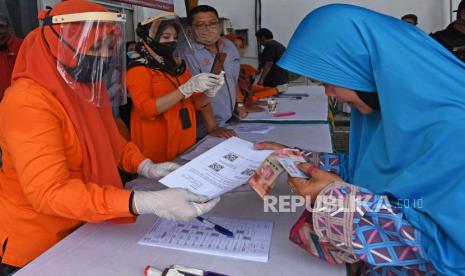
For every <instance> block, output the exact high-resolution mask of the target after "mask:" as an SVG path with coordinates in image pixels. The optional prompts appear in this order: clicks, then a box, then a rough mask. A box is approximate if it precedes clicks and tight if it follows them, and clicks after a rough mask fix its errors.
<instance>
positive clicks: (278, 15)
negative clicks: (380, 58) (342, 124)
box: [38, 0, 460, 58]
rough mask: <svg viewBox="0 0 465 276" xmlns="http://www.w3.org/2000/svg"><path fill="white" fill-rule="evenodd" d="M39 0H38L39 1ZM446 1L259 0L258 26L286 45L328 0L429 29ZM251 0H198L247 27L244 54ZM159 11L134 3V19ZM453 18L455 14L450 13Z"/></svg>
mask: <svg viewBox="0 0 465 276" xmlns="http://www.w3.org/2000/svg"><path fill="white" fill-rule="evenodd" d="M38 1H39V4H42V5H43V6H45V4H52V5H53V3H54V2H58V0H38ZM41 2H42V3H41ZM450 2H452V9H455V8H456V7H457V5H458V3H459V2H460V1H459V0H408V1H407V0H376V1H373V0H339V1H334V0H262V27H266V28H269V29H270V30H271V31H272V32H273V34H274V37H275V39H276V40H278V41H280V42H281V43H283V44H284V45H287V43H288V42H289V39H290V38H291V36H292V33H293V32H294V30H295V28H296V27H297V25H298V24H299V22H300V21H301V20H302V19H303V18H304V17H305V16H306V15H307V14H308V13H309V12H311V11H312V10H314V9H316V8H318V7H320V6H323V5H326V4H331V3H348V4H354V5H359V6H362V7H366V8H369V9H373V10H375V11H378V12H381V13H384V14H388V15H391V16H394V17H396V18H399V17H401V16H402V15H404V14H407V13H414V14H416V15H417V16H418V18H419V24H418V27H419V28H421V29H423V30H424V31H425V32H427V33H430V32H432V31H437V30H441V29H443V28H444V27H445V26H447V24H449V23H450V18H451V15H450V11H451V7H450ZM254 3H255V1H254V0H199V4H207V5H211V6H213V7H215V8H216V9H217V10H218V12H219V14H220V16H221V17H227V18H229V19H231V20H232V25H233V28H235V29H249V38H248V39H249V47H248V49H247V51H246V52H245V55H246V56H247V57H250V58H255V57H256V55H257V54H256V40H255V33H254ZM174 9H175V12H176V13H177V14H178V15H179V16H181V17H183V16H186V10H185V7H184V0H174ZM160 13H161V11H158V10H154V9H148V8H142V7H135V9H134V15H135V20H134V21H135V22H139V21H142V20H143V19H146V18H148V17H150V16H153V15H156V14H160ZM452 17H453V18H452V19H453V20H454V19H455V14H453V15H452Z"/></svg>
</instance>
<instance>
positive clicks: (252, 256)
mask: <svg viewBox="0 0 465 276" xmlns="http://www.w3.org/2000/svg"><path fill="white" fill-rule="evenodd" d="M209 220H211V221H212V222H214V223H216V224H219V225H221V226H223V227H225V228H227V229H229V230H230V231H232V232H233V233H234V237H233V238H231V237H227V236H225V235H223V234H220V233H218V232H216V231H215V230H214V229H213V228H212V227H210V226H208V225H206V224H203V223H201V222H199V221H197V220H192V221H190V222H180V221H172V220H166V219H162V218H159V219H157V221H156V222H155V224H154V225H153V226H152V228H151V229H150V231H149V232H148V233H147V234H145V235H144V236H143V237H142V239H141V240H140V241H139V244H142V245H149V246H157V247H163V248H171V249H177V250H183V251H189V252H195V253H201V254H210V255H216V256H223V257H230V258H237V259H244V260H250V261H258V262H267V261H268V254H269V251H270V242H271V234H272V230H273V223H272V222H268V221H257V220H242V219H231V218H222V217H209Z"/></svg>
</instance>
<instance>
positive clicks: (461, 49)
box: [431, 0, 465, 62]
mask: <svg viewBox="0 0 465 276" xmlns="http://www.w3.org/2000/svg"><path fill="white" fill-rule="evenodd" d="M456 12H457V20H455V21H454V22H452V23H451V24H449V26H447V28H446V29H445V30H442V31H438V32H435V33H433V34H431V37H433V38H434V39H436V40H437V41H438V42H439V43H441V44H442V45H443V46H444V47H446V48H447V49H449V51H451V52H452V53H453V54H454V55H456V56H457V57H458V58H459V59H461V60H462V61H464V62H465V0H462V1H461V2H460V4H459V6H458V8H457V10H456Z"/></svg>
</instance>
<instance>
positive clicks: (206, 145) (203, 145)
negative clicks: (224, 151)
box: [181, 136, 226, 160]
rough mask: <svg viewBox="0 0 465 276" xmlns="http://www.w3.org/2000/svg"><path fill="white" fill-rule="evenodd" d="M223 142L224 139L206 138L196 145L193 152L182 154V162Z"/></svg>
mask: <svg viewBox="0 0 465 276" xmlns="http://www.w3.org/2000/svg"><path fill="white" fill-rule="evenodd" d="M225 140H226V139H225V138H219V137H215V136H207V137H206V138H205V139H204V140H203V141H201V142H200V143H199V144H198V145H196V146H195V149H194V150H191V151H189V152H188V153H186V154H183V155H182V156H181V158H182V159H184V160H192V159H194V158H196V157H197V156H199V155H201V154H202V153H204V152H206V151H207V150H209V149H211V148H213V147H214V146H216V145H218V144H219V143H221V142H223V141H225Z"/></svg>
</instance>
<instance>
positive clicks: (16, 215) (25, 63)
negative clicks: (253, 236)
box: [0, 0, 218, 275]
mask: <svg viewBox="0 0 465 276" xmlns="http://www.w3.org/2000/svg"><path fill="white" fill-rule="evenodd" d="M39 19H41V20H43V25H42V26H41V27H38V28H37V29H35V30H34V31H32V32H31V33H30V34H29V35H28V36H27V37H26V39H25V40H24V44H23V46H22V47H21V49H20V52H19V54H18V58H17V61H16V65H15V68H14V71H13V77H12V79H13V82H12V86H11V87H10V88H9V89H7V91H6V94H5V96H4V98H3V101H2V102H1V104H0V146H1V148H2V150H3V167H2V169H1V171H0V210H1V211H0V274H2V273H3V274H6V275H8V274H9V273H11V272H14V271H15V270H16V269H18V268H19V267H22V266H24V265H25V264H27V263H28V262H30V261H31V260H33V259H34V258H36V257H37V256H39V255H40V254H42V253H43V252H44V251H45V250H47V249H48V248H50V247H51V246H53V245H54V244H55V243H57V242H58V241H60V240H61V239H62V238H64V237H65V236H66V235H68V234H69V233H70V232H72V231H73V230H74V229H76V228H77V227H78V226H79V225H81V223H82V222H100V221H104V220H110V219H117V218H125V217H132V216H134V215H137V214H155V215H158V216H161V217H165V218H169V219H184V220H185V219H191V218H193V217H195V216H197V215H198V214H201V213H204V212H206V211H208V210H210V209H211V208H213V206H214V205H215V204H216V202H217V201H218V199H217V200H214V201H209V202H206V203H204V202H205V201H206V198H205V197H203V196H199V195H195V194H192V193H190V192H188V191H187V190H183V189H166V190H162V191H156V192H154V191H146V192H143V191H130V190H124V189H123V187H122V184H121V180H120V178H119V175H118V170H117V167H118V166H120V167H121V168H123V169H125V170H127V171H132V172H136V171H138V172H139V174H140V175H143V176H146V177H149V178H155V177H160V176H163V175H165V174H167V173H168V172H169V171H170V170H172V169H173V168H175V167H176V166H175V165H173V164H172V163H168V164H153V163H152V162H151V161H150V160H148V159H146V157H145V156H143V155H142V154H141V153H140V151H139V150H138V148H137V147H136V146H135V145H134V144H133V143H131V142H127V141H126V140H124V139H123V138H122V137H121V136H120V135H119V133H118V130H117V127H116V124H115V122H114V120H113V118H112V113H111V104H110V100H109V95H108V92H107V90H106V86H107V85H108V84H105V83H104V81H102V80H105V79H107V78H105V74H112V73H114V70H115V68H123V69H125V68H124V67H121V66H122V65H123V64H124V63H123V62H122V58H124V54H123V53H120V52H118V51H119V50H120V49H123V48H122V47H121V46H122V43H123V40H122V37H123V35H122V30H124V27H123V26H122V24H123V23H124V20H123V17H122V15H121V14H116V13H110V12H108V11H107V10H106V9H105V8H103V7H102V6H100V5H97V4H95V3H91V2H87V1H82V0H69V1H65V2H61V3H59V4H57V5H56V6H55V7H54V8H53V9H51V10H49V11H48V12H47V11H42V12H41V13H40V14H39ZM121 84H123V82H122V83H121Z"/></svg>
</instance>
